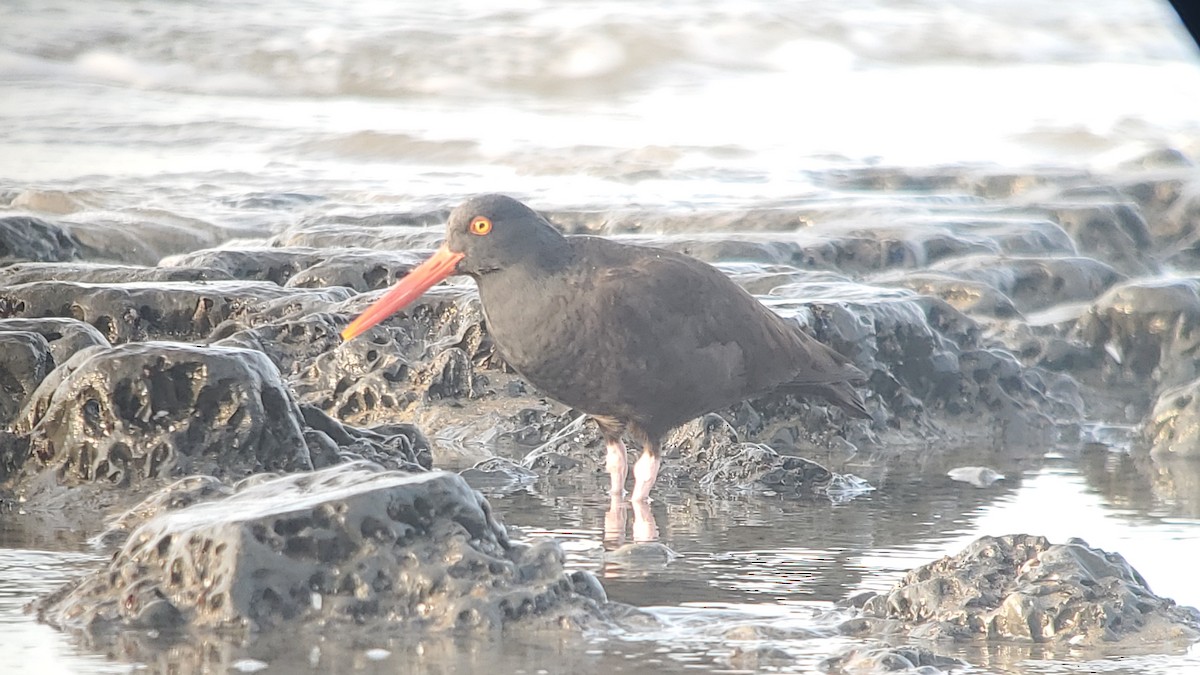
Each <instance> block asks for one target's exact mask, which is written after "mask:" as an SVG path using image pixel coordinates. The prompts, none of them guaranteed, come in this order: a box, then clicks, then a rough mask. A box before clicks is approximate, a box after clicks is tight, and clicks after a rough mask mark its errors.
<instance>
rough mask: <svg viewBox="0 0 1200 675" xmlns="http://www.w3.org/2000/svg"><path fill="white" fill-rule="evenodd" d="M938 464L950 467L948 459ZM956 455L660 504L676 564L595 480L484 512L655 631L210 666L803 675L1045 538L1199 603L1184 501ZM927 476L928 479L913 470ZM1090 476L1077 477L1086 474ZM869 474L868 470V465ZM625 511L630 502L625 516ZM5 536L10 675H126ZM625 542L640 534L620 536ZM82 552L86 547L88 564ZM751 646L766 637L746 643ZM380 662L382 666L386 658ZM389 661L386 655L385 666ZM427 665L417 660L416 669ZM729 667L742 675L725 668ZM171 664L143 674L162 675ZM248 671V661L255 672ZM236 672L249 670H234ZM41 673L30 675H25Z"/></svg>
mask: <svg viewBox="0 0 1200 675" xmlns="http://www.w3.org/2000/svg"><path fill="white" fill-rule="evenodd" d="M939 454H940V453H939ZM977 455H978V450H977V449H974V448H968V449H963V450H961V451H955V452H950V453H945V454H940V456H938V457H937V458H932V457H929V458H926V459H928V461H927V462H924V463H922V462H919V461H916V459H915V458H914V461H913V462H912V463H911V465H910V466H908V467H902V468H893V469H891V470H890V471H889V472H888V475H887V476H878V475H877V476H876V477H875V483H876V484H877V485H878V489H877V490H875V491H873V492H870V493H867V494H865V495H863V496H859V497H857V498H855V499H853V500H852V501H850V502H848V503H841V504H834V503H830V502H829V501H828V500H813V501H802V502H797V501H787V500H781V499H772V498H769V497H762V496H746V497H745V498H729V499H717V498H712V497H703V496H696V495H690V494H686V493H681V492H678V491H675V490H670V489H665V490H663V491H662V493H661V494H659V495H658V499H657V500H656V501H655V503H654V504H653V505H652V513H653V516H654V521H655V523H656V525H657V528H658V532H659V536H660V541H661V542H662V543H663V544H665V545H666V546H667V547H669V548H670V549H671V551H673V552H674V553H675V555H676V556H677V557H676V558H674V559H673V560H671V561H669V562H668V561H667V560H666V559H665V558H658V557H655V556H645V557H638V558H627V557H623V556H621V555H620V554H619V553H614V551H615V549H616V548H617V546H618V544H619V543H620V541H619V539H621V533H619V532H615V531H611V530H609V531H606V525H605V523H606V511H607V510H608V507H609V504H608V502H607V500H606V499H602V498H601V497H602V495H603V488H604V485H603V480H602V479H601V478H599V477H598V478H597V480H596V481H595V482H594V483H593V484H588V485H573V484H564V483H555V482H553V481H552V482H550V483H549V484H546V485H543V484H538V485H536V486H533V487H529V488H524V489H521V490H518V491H516V492H511V493H495V492H493V493H490V494H489V499H490V501H491V503H492V504H493V506H494V507H495V508H496V510H497V512H498V513H499V514H501V515H502V517H503V518H504V520H505V522H506V523H507V524H508V525H509V527H510V529H511V530H512V531H513V534H514V535H515V536H517V537H518V538H521V539H525V540H533V539H537V538H539V537H547V536H549V537H554V538H556V539H558V540H559V541H561V542H562V544H563V547H564V549H566V551H567V553H568V563H569V566H570V567H572V568H583V569H588V570H592V571H594V572H595V573H597V574H598V575H599V576H600V577H601V579H602V581H603V584H604V587H605V589H606V590H607V592H608V594H609V597H610V598H611V599H613V600H618V601H621V602H626V603H630V604H633V605H635V606H638V607H642V608H644V609H645V610H646V611H648V612H649V613H650V614H652V615H653V616H654V617H655V618H657V619H658V620H659V621H660V625H656V626H647V627H646V629H645V630H639V631H636V632H634V631H629V632H626V633H624V634H620V633H618V634H617V635H615V636H591V637H588V638H579V639H571V640H567V641H564V642H560V641H558V640H547V641H545V642H539V641H538V639H537V638H524V639H522V640H521V641H509V640H506V641H495V640H481V639H470V640H466V639H461V638H459V639H454V638H427V639H423V640H420V641H418V642H405V640H404V638H403V636H399V635H388V636H365V635H356V636H346V637H345V639H344V640H337V639H333V638H331V639H330V640H329V641H328V643H324V644H320V645H314V646H311V647H307V646H306V648H305V649H304V650H301V651H300V652H297V650H296V649H295V648H294V645H279V644H275V643H274V642H275V641H267V642H263V643H258V644H254V645H251V646H249V647H242V648H238V647H231V646H225V647H224V650H223V653H222V655H221V657H220V658H216V657H213V658H211V659H210V660H211V662H212V664H213V665H215V666H220V667H226V666H230V665H232V666H234V669H235V670H236V669H239V668H252V667H254V666H253V663H254V662H262V663H264V664H268V665H269V666H270V669H269V671H270V672H288V671H292V670H296V669H301V670H304V669H311V670H313V671H315V672H321V671H326V672H327V671H329V670H335V669H347V668H351V667H353V669H354V670H356V671H359V670H361V671H363V672H431V671H432V672H442V671H444V672H449V671H450V670H451V669H458V671H459V672H479V673H484V672H499V671H497V670H496V668H497V667H499V666H498V665H497V664H504V670H505V672H522V671H523V672H528V673H535V672H539V671H540V670H546V671H547V672H563V671H564V670H565V669H568V668H569V669H573V670H575V671H577V672H630V673H639V672H647V673H648V672H682V671H684V670H695V669H701V670H709V671H714V672H722V671H725V670H727V669H730V668H733V669H734V670H738V669H740V668H744V667H746V663H745V662H738V661H737V657H736V656H733V649H735V648H738V647H743V648H747V647H748V648H758V647H763V646H766V647H773V648H777V649H780V650H782V651H783V652H785V653H786V654H787V655H788V656H789V657H791V658H792V659H794V660H792V661H790V662H788V663H786V665H785V666H784V668H783V669H784V670H787V671H793V670H807V669H810V668H811V667H814V666H816V665H817V664H818V663H819V662H820V661H822V660H823V659H825V658H828V657H829V656H830V655H831V654H833V653H835V652H837V651H839V650H840V649H842V648H844V647H847V646H851V645H853V644H856V642H855V641H854V640H853V639H851V638H847V637H843V636H839V635H837V634H836V633H835V631H834V626H835V625H836V623H837V621H838V620H839V619H840V618H844V617H845V616H846V615H845V614H844V613H842V612H841V611H840V610H838V609H837V608H836V603H838V602H839V601H841V600H843V599H845V598H846V597H848V596H851V595H853V594H855V593H857V592H860V591H864V590H872V591H882V590H886V589H887V588H889V587H890V586H891V585H892V584H893V583H894V582H895V581H897V580H898V579H899V578H900V577H901V576H902V575H903V574H904V572H906V571H907V570H908V569H910V568H912V567H914V566H917V565H919V564H922V563H925V562H928V561H931V560H934V559H936V558H938V557H940V556H942V555H947V554H953V553H956V552H957V551H958V550H960V549H961V548H962V547H963V546H964V545H966V544H967V543H968V542H970V541H972V540H973V539H975V538H976V537H979V536H982V535H986V534H998V533H1008V532H1029V533H1034V534H1042V535H1045V536H1047V537H1049V538H1051V540H1052V541H1065V540H1066V539H1067V538H1069V537H1073V536H1074V537H1082V538H1084V539H1085V540H1087V542H1088V543H1089V544H1091V545H1093V546H1099V547H1101V548H1104V549H1106V550H1109V551H1117V552H1120V553H1121V554H1122V555H1124V556H1125V557H1126V559H1127V560H1128V561H1129V562H1130V563H1131V564H1133V566H1134V567H1136V568H1137V569H1138V570H1139V571H1140V572H1141V573H1142V574H1143V576H1145V577H1146V579H1147V580H1148V581H1149V583H1150V585H1151V587H1152V588H1153V590H1154V591H1155V592H1156V593H1159V594H1160V595H1164V596H1167V597H1172V598H1175V599H1176V600H1177V601H1179V602H1180V603H1183V604H1191V605H1193V606H1195V605H1200V587H1198V586H1197V585H1196V584H1195V582H1194V577H1193V574H1192V567H1193V565H1194V561H1193V557H1194V555H1195V552H1196V551H1197V550H1200V518H1197V515H1196V510H1195V503H1196V501H1195V500H1196V498H1197V497H1198V496H1200V495H1195V494H1193V495H1190V496H1189V497H1190V502H1191V505H1190V506H1189V505H1188V503H1187V501H1189V500H1188V499H1172V498H1168V497H1163V496H1155V497H1153V498H1152V499H1151V500H1149V502H1148V503H1145V504H1139V505H1134V504H1131V503H1129V501H1130V500H1129V499H1128V498H1127V495H1154V494H1155V493H1156V485H1155V484H1153V483H1152V482H1151V481H1150V480H1149V479H1148V478H1146V477H1144V476H1142V475H1140V474H1138V473H1137V472H1136V471H1133V470H1132V469H1131V467H1129V466H1128V465H1127V464H1128V462H1127V460H1124V459H1122V458H1121V457H1119V456H1106V455H1099V456H1084V457H1083V458H1082V462H1081V461H1080V459H1079V458H1069V457H1066V456H1063V455H1061V454H1051V455H1049V456H1047V457H1046V458H1044V459H1043V458H1029V457H1027V458H1013V459H1011V460H1009V461H1008V462H1007V465H1006V466H997V468H998V469H1000V470H1001V472H1002V473H1005V474H1006V478H1005V479H1004V480H1001V481H999V482H997V483H994V484H993V485H991V486H990V487H986V488H978V487H974V486H972V485H970V484H968V483H963V482H956V481H952V480H950V479H949V478H948V477H946V476H945V469H946V467H947V466H955V465H956V464H955V460H956V459H959V458H963V457H972V456H977ZM918 465H919V466H918ZM1081 467H1083V469H1082V470H1081ZM863 468H864V469H866V468H867V467H865V466H864V467H863ZM625 508H628V505H626V506H625ZM60 534H61V535H62V537H61V539H60V540H55V539H54V535H53V534H44V535H43V538H41V539H39V540H37V541H28V539H27V533H19V532H14V531H13V530H12V529H11V528H10V529H2V530H0V569H2V570H3V574H2V575H0V626H3V632H4V635H5V640H4V642H3V644H2V645H0V666H3V667H4V672H23V671H24V670H25V669H26V668H27V667H28V666H29V664H31V663H33V662H35V661H36V662H38V663H47V664H49V665H50V669H49V670H43V669H42V666H40V665H39V666H38V669H37V672H74V673H108V672H127V671H128V669H129V667H130V666H129V665H121V664H119V663H113V662H111V661H107V660H105V659H103V658H101V657H100V656H98V655H95V654H91V653H89V651H88V650H87V649H86V648H85V647H82V646H80V645H78V644H75V643H73V642H72V641H71V640H69V639H68V638H66V637H64V636H63V635H61V634H59V633H57V632H55V631H54V630H52V629H50V628H48V627H46V626H42V625H39V624H36V623H34V622H33V621H32V619H31V618H30V617H28V616H25V615H24V614H22V611H21V607H22V605H23V604H25V603H26V602H28V601H29V600H31V599H33V598H34V597H36V596H38V595H40V594H44V593H46V592H49V591H51V590H53V589H55V588H56V587H57V585H58V584H60V583H62V582H63V581H65V580H66V579H68V578H69V577H70V576H71V575H72V574H75V573H79V572H81V571H83V570H86V569H88V568H89V567H90V566H93V565H96V564H98V563H99V562H100V560H101V558H100V557H99V556H97V555H93V554H89V553H86V552H79V547H80V546H81V542H79V541H78V540H77V537H76V536H75V535H73V534H72V533H69V532H64V533H60ZM623 534H624V535H625V538H629V536H630V531H629V530H628V529H626V530H624V533H623ZM85 550H86V549H85ZM751 631H756V632H751ZM936 647H937V649H938V651H940V652H941V653H943V654H948V655H954V656H958V657H960V658H963V659H966V660H967V661H968V662H970V663H972V664H974V666H975V667H976V668H977V670H968V671H967V672H1002V673H1058V672H1079V670H1080V669H1083V670H1085V671H1092V672H1112V673H1176V672H1188V670H1187V669H1189V668H1197V669H1200V650H1197V649H1196V647H1194V646H1193V647H1192V648H1191V650H1190V651H1188V650H1187V648H1186V647H1180V648H1176V650H1175V652H1174V653H1168V654H1162V653H1159V652H1161V651H1162V646H1161V645H1147V646H1146V652H1147V653H1136V652H1135V653H1122V654H1111V653H1103V652H1100V653H1089V652H1087V651H1085V650H1080V649H1077V648H1071V647H1058V648H1057V650H1058V651H1055V649H1056V648H1052V647H1048V646H1028V645H1026V646H1019V645H1011V644H1010V645H1003V644H1000V645H991V646H980V645H954V644H939V645H937V646H936ZM379 650H385V651H379ZM385 652H386V653H385ZM414 654H420V655H421V659H420V660H419V664H418V663H413V662H412V660H411V659H412V656H413V655H414ZM731 658H733V662H731V661H730V659H731ZM164 659H165V660H164V662H162V663H157V664H156V663H150V664H143V665H144V667H148V668H150V669H151V670H153V671H157V670H159V669H161V668H163V667H164V666H165V664H166V662H167V661H169V660H170V655H169V653H168V654H164ZM246 659H249V660H248V661H247V660H246ZM239 663H240V665H238V664H239ZM31 672H32V671H31Z"/></svg>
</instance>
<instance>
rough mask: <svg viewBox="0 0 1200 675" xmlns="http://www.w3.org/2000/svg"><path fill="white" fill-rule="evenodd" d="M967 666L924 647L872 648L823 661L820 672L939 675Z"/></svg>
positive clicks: (846, 674) (858, 648)
mask: <svg viewBox="0 0 1200 675" xmlns="http://www.w3.org/2000/svg"><path fill="white" fill-rule="evenodd" d="M966 665H968V664H967V662H966V661H963V660H961V659H956V658H954V657H952V656H942V655H941V654H938V653H936V652H933V651H930V650H929V649H926V648H925V647H916V646H911V645H908V646H901V647H893V646H890V645H884V644H880V645H872V646H868V647H854V648H851V649H848V650H846V651H845V652H842V653H841V654H838V655H837V656H834V657H831V658H828V659H825V660H824V661H822V662H821V665H820V668H821V671H823V672H826V673H831V674H832V675H884V674H886V673H913V675H938V674H939V673H946V672H951V671H953V670H954V669H956V668H962V667H964V666H966Z"/></svg>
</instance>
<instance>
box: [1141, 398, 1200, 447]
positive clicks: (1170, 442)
mask: <svg viewBox="0 0 1200 675" xmlns="http://www.w3.org/2000/svg"><path fill="white" fill-rule="evenodd" d="M1142 437H1143V440H1144V443H1143V444H1142V446H1140V447H1146V448H1148V449H1149V451H1150V454H1151V455H1154V456H1155V457H1190V458H1200V380H1193V381H1191V382H1188V383H1186V384H1182V385H1179V386H1175V387H1170V388H1168V389H1166V390H1165V391H1163V392H1162V393H1160V394H1159V395H1158V399H1157V400H1156V401H1155V402H1154V407H1153V408H1152V409H1151V411H1150V414H1149V415H1148V416H1147V417H1146V420H1145V421H1144V422H1143V424H1142Z"/></svg>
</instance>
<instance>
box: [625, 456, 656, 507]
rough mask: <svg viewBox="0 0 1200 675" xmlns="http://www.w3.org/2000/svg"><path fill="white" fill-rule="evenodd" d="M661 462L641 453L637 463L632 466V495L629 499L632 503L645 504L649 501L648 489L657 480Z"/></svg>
mask: <svg viewBox="0 0 1200 675" xmlns="http://www.w3.org/2000/svg"><path fill="white" fill-rule="evenodd" d="M660 466H662V460H660V459H659V458H658V457H655V456H653V455H651V454H649V453H642V456H641V457H639V458H638V461H637V463H635V464H634V465H633V481H634V482H633V493H632V494H630V495H629V499H630V500H631V501H634V502H645V501H647V500H649V499H650V488H652V487H654V481H656V480H658V468H659V467H660Z"/></svg>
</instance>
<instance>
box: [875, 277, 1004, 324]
mask: <svg viewBox="0 0 1200 675" xmlns="http://www.w3.org/2000/svg"><path fill="white" fill-rule="evenodd" d="M872 280H873V281H875V282H876V283H881V284H886V285H889V286H901V287H903V288H908V289H911V290H913V291H916V292H917V293H920V294H921V295H929V296H932V297H935V298H938V299H939V300H942V301H943V302H945V303H946V304H948V305H950V306H951V307H954V308H955V309H957V310H958V311H960V312H963V313H964V314H969V315H972V316H983V317H993V318H998V319H1014V318H1018V317H1020V315H1021V312H1020V311H1019V310H1018V309H1017V306H1016V304H1014V303H1013V300H1012V298H1010V297H1008V296H1007V295H1005V294H1004V293H1003V292H1001V291H1000V290H998V289H996V288H995V287H993V286H990V285H988V284H987V283H984V282H982V281H971V280H968V279H960V278H959V277H957V276H955V275H953V274H946V273H939V272H906V273H903V274H898V275H886V276H879V277H875V278H874V279H872Z"/></svg>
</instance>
